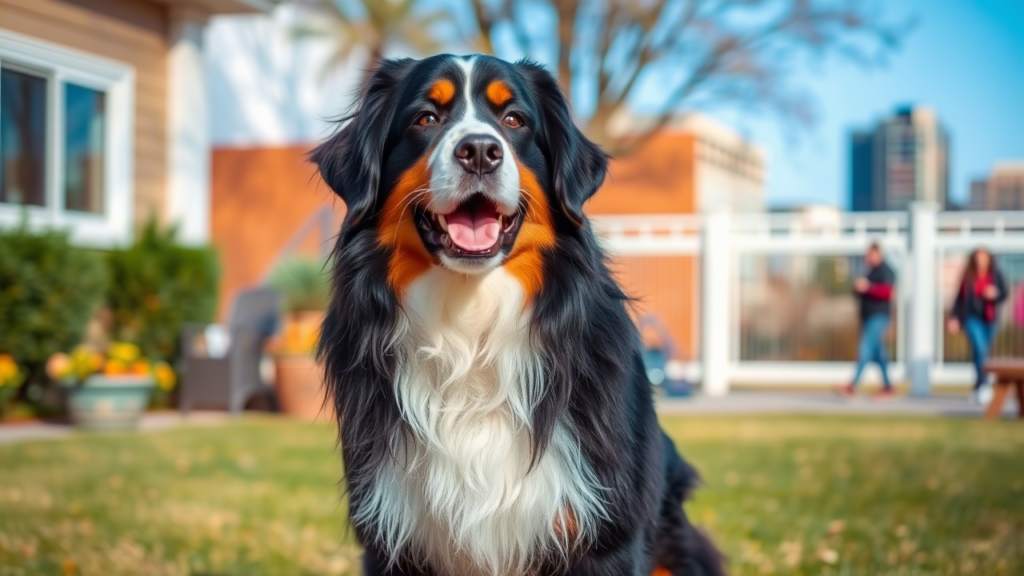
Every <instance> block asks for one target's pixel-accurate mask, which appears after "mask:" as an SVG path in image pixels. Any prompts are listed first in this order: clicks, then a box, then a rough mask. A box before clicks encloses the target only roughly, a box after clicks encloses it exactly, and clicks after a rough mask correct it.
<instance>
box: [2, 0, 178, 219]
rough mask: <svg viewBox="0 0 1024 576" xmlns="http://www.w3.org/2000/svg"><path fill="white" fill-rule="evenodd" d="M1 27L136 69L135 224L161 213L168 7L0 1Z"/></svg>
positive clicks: (116, 0)
mask: <svg viewBox="0 0 1024 576" xmlns="http://www.w3.org/2000/svg"><path fill="white" fill-rule="evenodd" d="M0 28H2V29H4V30H9V31H11V32H15V33H18V34H22V35H24V36H29V37H32V38H36V39H39V40H43V41H47V42H51V43H53V44H59V45H61V46H66V47H68V48H73V49H77V50H81V51H83V52H88V53H91V54H95V55H97V56H102V57H104V58H107V59H110V60H115V61H118V62H121V63H124V64H127V65H129V66H131V67H133V68H134V69H135V134H134V147H135V158H134V172H135V174H134V222H135V224H136V225H138V224H141V223H142V222H143V221H145V220H146V219H147V218H148V217H149V216H150V214H159V213H160V211H161V210H162V207H163V206H164V193H165V186H166V180H167V54H168V43H167V29H168V17H167V8H166V7H165V6H163V5H161V4H157V3H152V2H145V1H142V0H0Z"/></svg>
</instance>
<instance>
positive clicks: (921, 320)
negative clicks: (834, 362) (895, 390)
mask: <svg viewBox="0 0 1024 576" xmlns="http://www.w3.org/2000/svg"><path fill="white" fill-rule="evenodd" d="M938 209H939V207H938V205H937V204H935V203H934V202H915V203H913V204H911V206H910V256H911V258H910V262H911V266H910V274H911V277H910V278H908V280H909V282H906V283H905V284H904V286H905V287H904V288H902V289H903V290H909V292H907V294H909V295H910V296H911V297H910V299H909V300H910V310H909V318H908V320H909V323H908V325H907V331H906V334H907V338H908V342H907V346H906V350H907V358H906V359H905V363H906V366H907V378H908V380H909V381H910V395H911V396H915V397H924V396H928V395H929V394H931V368H932V365H933V364H934V362H935V357H936V356H935V330H936V329H938V327H937V326H936V322H935V310H936V306H937V305H938V301H937V298H938V295H937V289H938V287H937V286H936V284H937V278H938V276H937V275H936V262H935V250H936V236H937V235H938V218H937V215H938Z"/></svg>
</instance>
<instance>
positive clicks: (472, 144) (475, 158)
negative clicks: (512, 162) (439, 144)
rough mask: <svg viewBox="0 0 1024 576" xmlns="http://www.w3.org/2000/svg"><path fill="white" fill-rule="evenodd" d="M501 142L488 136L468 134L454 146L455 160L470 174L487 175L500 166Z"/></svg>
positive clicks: (502, 153) (502, 154)
mask: <svg viewBox="0 0 1024 576" xmlns="http://www.w3.org/2000/svg"><path fill="white" fill-rule="evenodd" d="M502 156H504V152H502V150H501V142H498V139H497V138H495V137H494V136H491V135H489V134H470V135H469V136H465V137H463V138H462V140H459V142H458V143H457V144H456V145H455V159H456V160H458V161H459V164H462V167H463V168H464V169H465V170H466V172H469V173H470V174H479V175H481V176H483V175H484V174H489V173H491V172H494V171H495V170H497V169H498V166H501V157H502Z"/></svg>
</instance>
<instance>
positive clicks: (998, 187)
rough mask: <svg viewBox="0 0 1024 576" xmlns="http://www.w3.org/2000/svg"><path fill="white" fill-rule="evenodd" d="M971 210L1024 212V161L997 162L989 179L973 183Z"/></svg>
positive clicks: (979, 179) (977, 180)
mask: <svg viewBox="0 0 1024 576" xmlns="http://www.w3.org/2000/svg"><path fill="white" fill-rule="evenodd" d="M968 208H970V209H971V210H1024V160H1017V161H1012V162H996V164H995V165H994V166H993V167H992V171H991V172H990V173H989V175H988V177H987V178H978V179H976V180H973V181H972V182H971V200H970V204H969V205H968Z"/></svg>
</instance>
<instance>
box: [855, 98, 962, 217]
mask: <svg viewBox="0 0 1024 576" xmlns="http://www.w3.org/2000/svg"><path fill="white" fill-rule="evenodd" d="M850 163H851V165H850V199H849V207H850V209H851V210H853V211H855V212H863V211H876V210H905V209H907V207H908V206H909V205H910V204H911V203H912V202H918V201H929V202H934V203H936V204H938V205H939V206H942V207H946V206H948V205H949V168H950V166H949V165H950V159H949V135H948V133H947V132H946V129H945V127H944V126H943V125H942V123H941V122H940V121H939V119H938V115H937V114H936V112H935V111H934V110H933V109H931V108H928V107H926V106H902V107H900V108H898V109H897V110H896V112H895V113H894V114H893V115H891V116H889V117H886V118H884V119H882V120H881V121H879V122H878V123H876V124H875V125H874V126H873V127H871V128H868V129H866V130H857V131H854V132H853V133H852V134H851V138H850Z"/></svg>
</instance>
